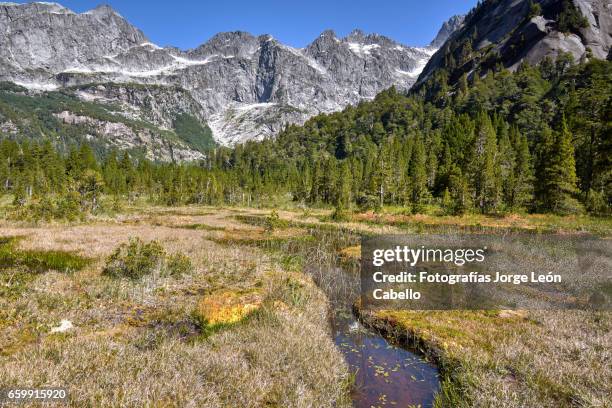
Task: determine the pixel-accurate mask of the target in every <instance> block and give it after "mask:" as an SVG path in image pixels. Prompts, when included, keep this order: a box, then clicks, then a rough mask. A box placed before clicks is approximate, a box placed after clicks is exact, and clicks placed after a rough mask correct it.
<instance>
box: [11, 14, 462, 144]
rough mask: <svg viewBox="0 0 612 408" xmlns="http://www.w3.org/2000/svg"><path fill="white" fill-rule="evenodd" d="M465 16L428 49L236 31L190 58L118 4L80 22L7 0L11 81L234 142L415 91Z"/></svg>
mask: <svg viewBox="0 0 612 408" xmlns="http://www.w3.org/2000/svg"><path fill="white" fill-rule="evenodd" d="M460 20H461V18H459V17H453V19H451V21H450V22H448V23H445V25H444V27H443V28H442V29H441V31H440V33H439V34H438V37H437V38H436V40H434V42H432V44H431V46H430V47H426V48H417V47H408V46H404V45H402V44H399V43H397V42H395V41H393V40H391V39H389V38H386V37H384V36H380V35H377V34H365V33H363V32H361V31H359V30H355V31H354V32H352V33H351V34H350V35H348V36H347V37H345V38H338V36H336V35H335V34H334V33H333V32H332V31H325V32H323V33H322V34H321V35H320V36H319V37H318V38H317V39H315V41H313V42H312V43H311V44H310V45H308V46H307V47H305V48H303V49H297V48H293V47H290V46H287V45H284V44H282V43H280V42H279V41H277V40H275V39H274V38H272V37H271V36H269V35H263V36H259V37H256V36H253V35H251V34H248V33H245V32H228V33H220V34H217V35H215V36H214V37H213V38H211V39H210V40H209V41H207V42H206V43H205V44H202V45H201V46H199V47H197V48H195V49H192V50H188V51H182V50H179V49H176V48H172V47H166V48H161V47H159V46H157V45H155V44H153V43H151V42H150V41H149V40H148V39H147V38H146V36H145V35H144V34H143V33H142V32H141V31H140V30H138V29H136V28H135V27H133V26H131V25H130V24H129V23H128V22H127V21H126V20H125V19H123V18H122V17H121V16H120V15H119V14H117V13H116V12H115V11H113V10H112V9H111V8H110V7H108V6H101V7H98V8H96V9H94V10H91V11H88V12H85V13H80V14H77V13H74V12H72V11H71V10H69V9H67V8H65V7H63V6H61V5H59V4H56V3H30V4H25V5H21V4H15V3H0V81H10V82H14V83H17V84H19V85H21V86H24V87H26V88H28V89H31V90H41V91H49V90H56V89H66V88H69V89H77V91H76V92H77V95H78V96H79V97H80V98H83V99H85V100H89V101H91V100H94V101H102V102H106V103H118V104H119V105H121V106H124V107H125V112H124V114H125V115H127V116H130V115H132V116H135V117H138V118H139V119H146V120H150V121H152V122H153V123H155V124H156V125H158V126H161V127H168V126H169V125H170V123H171V120H172V117H173V114H170V115H169V114H167V113H164V112H165V111H167V110H170V111H171V112H173V113H176V112H182V111H184V112H186V113H189V114H190V115H192V116H194V117H196V118H197V119H198V120H200V121H201V122H202V123H207V124H209V125H210V127H211V129H212V130H213V134H214V137H215V139H216V140H217V141H218V142H219V143H221V144H229V145H231V144H235V143H240V142H243V141H246V140H251V139H262V138H265V137H271V136H273V135H274V134H276V133H277V132H278V131H279V130H280V129H281V128H282V127H283V126H284V125H285V124H286V123H298V124H299V123H303V122H304V121H305V120H306V119H308V118H309V117H311V116H313V115H315V114H318V113H322V112H332V111H337V110H340V109H342V108H344V107H345V106H347V105H349V104H355V103H358V102H359V101H362V100H368V99H371V98H373V97H374V96H375V95H376V94H377V93H378V92H380V91H382V90H384V89H386V88H388V87H390V86H396V87H397V88H398V89H401V90H407V89H408V88H410V87H411V86H412V84H413V83H414V82H415V81H416V79H417V77H418V75H419V73H420V72H421V70H422V69H423V67H424V66H425V64H426V63H427V61H428V60H429V58H430V56H431V55H432V54H433V53H434V52H435V47H437V46H439V44H441V43H442V42H443V41H444V40H445V39H446V37H448V35H450V33H452V31H453V30H454V29H456V28H457V27H458V26H460V24H461V23H460ZM99 84H114V86H104V85H103V89H102V88H98V85H99ZM143 86H144V88H143ZM147 87H153V88H147ZM158 88H164V89H163V90H159V89H158Z"/></svg>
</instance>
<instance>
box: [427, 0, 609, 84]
mask: <svg viewBox="0 0 612 408" xmlns="http://www.w3.org/2000/svg"><path fill="white" fill-rule="evenodd" d="M449 37H450V38H449V40H448V41H446V42H445V43H444V44H443V46H441V48H440V49H439V50H438V51H437V52H436V53H435V54H434V55H433V56H432V58H431V59H430V60H429V62H428V63H427V65H426V67H425V68H424V69H423V72H422V73H421V75H420V77H419V81H418V82H419V86H420V84H422V83H423V82H424V81H426V80H427V79H428V78H430V77H431V76H432V74H433V73H435V72H436V71H438V70H440V69H444V70H445V71H446V72H447V73H448V78H449V82H451V83H454V82H456V81H458V79H459V78H460V77H461V76H462V75H463V74H466V75H467V76H468V77H470V76H472V75H473V74H474V73H476V72H479V73H480V74H481V75H482V74H485V73H486V71H487V70H489V69H493V68H495V66H497V65H500V64H501V65H503V66H504V67H506V68H509V69H510V70H515V69H517V68H518V66H519V65H520V64H521V63H522V62H523V61H527V62H529V63H531V64H537V63H539V62H540V61H542V60H543V59H544V58H546V57H550V58H551V59H553V60H554V59H555V58H556V57H557V56H558V55H559V54H561V53H567V54H569V55H571V56H572V58H573V60H574V61H575V62H579V61H584V60H585V59H589V58H598V59H606V58H608V57H609V55H610V49H611V47H612V2H610V1H609V0H485V1H483V2H481V3H479V5H478V6H477V7H475V8H474V9H473V10H472V11H470V13H469V14H468V15H467V16H466V17H465V21H464V22H463V24H462V25H461V27H460V28H458V29H457V30H456V31H455V32H454V33H453V34H451V35H450V36H449Z"/></svg>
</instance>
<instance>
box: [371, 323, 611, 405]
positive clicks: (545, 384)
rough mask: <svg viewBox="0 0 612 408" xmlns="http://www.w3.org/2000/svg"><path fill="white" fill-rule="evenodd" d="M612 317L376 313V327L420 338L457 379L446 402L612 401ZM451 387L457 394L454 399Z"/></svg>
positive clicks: (414, 339) (416, 341)
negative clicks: (611, 363) (611, 398)
mask: <svg viewBox="0 0 612 408" xmlns="http://www.w3.org/2000/svg"><path fill="white" fill-rule="evenodd" d="M611 317H612V316H611V315H610V313H606V312H597V313H595V312H580V311H490V312H484V311H378V312H375V313H367V312H364V315H363V318H364V319H365V320H366V321H367V322H369V323H371V324H372V325H374V326H376V327H379V328H380V329H382V330H384V331H386V332H388V333H390V334H391V335H394V336H397V337H399V338H402V339H406V340H407V341H409V342H414V344H415V345H417V346H418V347H420V348H421V349H422V350H424V351H425V352H426V353H429V354H432V355H433V356H434V357H436V358H437V359H438V360H439V361H440V362H441V364H442V368H443V370H445V374H446V375H449V377H450V378H452V384H446V387H445V388H446V390H445V393H443V394H442V395H441V396H440V402H439V403H440V405H441V406H453V405H455V404H457V396H458V398H459V399H460V400H461V404H457V405H460V406H477V407H491V406H504V407H571V406H576V407H606V406H609V404H610V402H611V401H610V395H612V366H611V365H610V361H611V358H612V354H611V353H612V350H611V348H610V344H612V331H611V329H612V318H611ZM453 393H456V395H455V399H453Z"/></svg>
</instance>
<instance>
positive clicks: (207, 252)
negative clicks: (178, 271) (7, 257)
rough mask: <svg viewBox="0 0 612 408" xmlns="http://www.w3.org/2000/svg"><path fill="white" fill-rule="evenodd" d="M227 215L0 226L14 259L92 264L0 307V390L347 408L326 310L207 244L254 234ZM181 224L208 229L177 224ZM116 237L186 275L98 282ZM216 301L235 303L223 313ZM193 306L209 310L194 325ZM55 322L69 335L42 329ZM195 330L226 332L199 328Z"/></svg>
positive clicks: (317, 295) (289, 278) (162, 213)
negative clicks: (59, 254)
mask: <svg viewBox="0 0 612 408" xmlns="http://www.w3.org/2000/svg"><path fill="white" fill-rule="evenodd" d="M234 214H235V212H233V211H231V210H213V209H201V208H200V209H196V208H179V209H172V210H166V209H160V208H154V209H147V211H145V212H140V213H138V212H132V213H131V214H129V215H125V216H121V217H118V218H117V219H112V220H98V221H96V222H94V223H91V224H87V225H72V226H67V225H42V226H39V227H31V226H18V225H7V224H5V225H3V226H1V227H0V236H9V235H10V236H24V238H23V239H22V240H21V241H20V242H19V247H20V248H22V249H38V250H64V251H70V252H74V253H78V254H80V255H82V256H86V257H90V258H94V260H95V261H94V262H93V263H92V264H90V265H89V266H87V267H86V268H84V269H83V270H81V271H78V272H74V273H70V274H67V273H63V272H58V271H47V272H44V273H40V274H38V275H36V276H33V278H32V280H31V281H28V282H26V283H25V284H24V285H23V287H20V289H19V290H20V291H21V292H19V296H16V297H14V298H10V299H9V298H7V299H4V298H2V299H0V371H1V372H2V375H1V376H0V388H2V387H8V386H22V387H25V386H31V387H36V386H66V387H67V388H68V389H69V393H70V401H69V404H70V405H71V406H131V407H142V406H160V407H161V406H163V407H166V406H177V407H184V406H208V407H222V406H227V407H236V406H245V407H257V406H295V407H313V406H347V405H349V404H350V399H349V398H348V379H347V378H348V373H347V368H346V365H345V363H344V361H343V359H342V356H341V354H340V352H339V351H338V350H337V349H336V348H335V346H334V344H333V341H332V340H331V337H330V335H329V332H328V331H329V326H328V322H327V312H328V303H327V300H326V299H325V297H324V296H323V295H322V294H321V292H320V291H319V290H318V289H317V287H316V286H315V285H314V283H313V282H312V281H310V280H309V279H307V278H305V277H303V276H299V277H296V276H295V273H291V272H286V271H283V270H282V268H281V267H280V266H279V265H277V264H275V263H274V261H273V260H272V259H270V258H269V257H268V256H267V255H266V254H265V253H263V252H262V251H260V250H258V249H256V248H252V247H245V246H241V245H235V244H232V245H221V244H218V243H215V242H214V240H218V238H219V236H220V235H222V234H224V233H225V232H224V231H229V232H230V233H231V231H233V230H235V231H240V233H244V234H247V235H248V231H250V232H251V233H252V234H255V235H261V234H263V232H262V231H260V230H261V229H260V228H256V227H252V226H249V225H246V224H242V223H240V222H238V221H236V220H235V219H234V218H233V215H234ZM193 224H205V225H209V226H212V227H215V228H213V229H211V230H207V229H191V228H183V227H181V226H183V225H185V226H187V225H193ZM221 228H222V229H223V230H224V231H221V230H219V229H221ZM275 233H276V232H275ZM287 233H291V232H290V231H289V232H288V231H285V232H283V231H278V232H277V234H279V235H282V234H287ZM130 237H139V238H141V239H142V240H144V241H150V240H158V241H159V242H160V243H161V244H162V245H163V247H164V248H165V249H166V250H167V251H168V252H175V251H181V252H183V253H185V254H186V255H188V256H189V257H190V258H191V260H192V263H193V265H194V269H193V271H192V272H191V273H188V274H186V275H183V276H181V277H178V278H176V277H166V278H161V277H154V276H148V277H145V278H144V279H142V280H140V281H131V280H127V279H125V280H124V279H114V278H110V277H106V276H102V275H101V270H102V268H103V266H104V260H105V258H106V257H107V256H108V255H109V254H110V253H111V252H112V251H113V250H114V249H115V248H116V247H117V245H119V244H120V243H122V242H125V241H127V240H128V239H129V238H130ZM4 272H7V271H3V272H2V273H4ZM7 273H8V272H7ZM286 282H294V283H295V282H299V284H294V285H293V286H291V287H292V288H295V287H298V288H299V290H300V292H301V293H300V296H299V297H297V298H292V297H288V296H287V294H286V293H287V290H286V288H285V286H284V284H285V283H286ZM296 285H297V286H296ZM292 290H293V289H292ZM220 293H226V294H227V293H233V294H240V295H237V296H229V297H230V298H231V300H230V301H228V302H227V303H228V304H227V305H226V304H225V303H224V302H222V301H221V297H220V295H219V294H220ZM295 299H299V302H296V301H295ZM203 305H206V306H207V307H208V306H211V305H217V306H220V307H218V308H217V309H216V314H214V313H212V312H213V309H215V308H210V307H209V309H208V310H207V313H212V314H207V315H206V316H204V317H205V319H201V318H200V317H202V316H201V315H200V316H198V311H199V312H202V311H203ZM226 306H229V309H228V308H226ZM224 308H225V309H224ZM204 309H206V308H204ZM228 311H229V312H228ZM64 319H65V320H69V321H70V322H72V323H73V324H74V328H73V329H71V330H68V331H66V332H64V333H55V334H53V333H51V330H50V329H51V328H53V327H56V326H58V325H59V322H60V321H61V320H64ZM205 320H209V322H207V323H231V324H229V325H227V324H226V325H224V326H223V327H220V328H217V329H216V330H215V331H213V332H206V330H204V328H203V327H202V326H201V325H202V324H205V323H206V322H204V321H205Z"/></svg>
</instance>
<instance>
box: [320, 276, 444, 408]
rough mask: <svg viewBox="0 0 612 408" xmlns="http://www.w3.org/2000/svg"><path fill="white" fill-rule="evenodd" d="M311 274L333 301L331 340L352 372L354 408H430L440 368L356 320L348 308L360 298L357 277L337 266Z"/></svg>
mask: <svg viewBox="0 0 612 408" xmlns="http://www.w3.org/2000/svg"><path fill="white" fill-rule="evenodd" d="M310 273H311V274H312V276H313V278H314V279H315V281H316V282H317V284H318V285H319V286H320V287H321V288H322V289H323V290H324V291H325V292H326V294H327V296H328V298H329V299H330V302H331V303H332V308H333V311H332V316H331V319H330V320H331V325H332V332H333V336H334V342H335V343H336V346H337V347H338V348H339V349H340V350H341V351H342V353H343V354H344V358H345V359H346V362H347V364H348V365H349V370H350V371H351V372H352V373H354V374H355V386H354V389H353V393H352V399H353V406H354V407H356V408H362V407H363V408H371V407H395V406H397V407H408V406H415V407H422V408H425V407H431V406H432V405H433V401H434V397H435V394H436V392H437V391H438V389H439V388H440V382H439V378H438V369H437V368H436V366H435V365H433V364H432V363H430V362H428V361H426V360H425V359H424V358H423V357H421V356H419V355H417V354H415V353H413V352H411V351H409V350H407V349H405V348H403V347H400V346H398V345H395V344H392V343H390V342H388V341H387V340H386V339H385V338H384V337H383V336H381V335H380V334H378V333H376V332H374V331H372V330H370V329H367V328H366V327H364V326H362V325H361V324H360V323H359V322H358V321H357V319H356V317H355V316H354V315H353V313H352V304H353V302H354V300H355V299H356V298H357V296H358V295H359V292H358V285H359V280H358V276H356V275H355V274H354V273H350V272H348V271H345V270H344V269H342V268H338V267H327V268H311V269H310Z"/></svg>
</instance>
